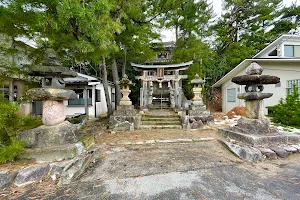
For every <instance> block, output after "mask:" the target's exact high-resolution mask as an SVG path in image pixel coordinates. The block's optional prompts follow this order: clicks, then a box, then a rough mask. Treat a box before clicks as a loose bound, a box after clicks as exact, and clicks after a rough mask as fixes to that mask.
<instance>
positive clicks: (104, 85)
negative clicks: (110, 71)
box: [102, 56, 113, 117]
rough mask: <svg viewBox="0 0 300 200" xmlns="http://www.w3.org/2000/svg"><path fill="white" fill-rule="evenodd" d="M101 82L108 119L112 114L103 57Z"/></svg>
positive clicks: (103, 58)
mask: <svg viewBox="0 0 300 200" xmlns="http://www.w3.org/2000/svg"><path fill="white" fill-rule="evenodd" d="M102 82H103V88H104V93H105V99H106V104H107V116H108V117H109V116H111V115H112V114H113V110H112V106H111V101H110V97H109V91H108V82H107V71H106V63H105V57H104V56H102Z"/></svg>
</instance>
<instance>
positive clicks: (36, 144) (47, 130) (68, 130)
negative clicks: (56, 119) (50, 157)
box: [18, 121, 79, 148]
mask: <svg viewBox="0 0 300 200" xmlns="http://www.w3.org/2000/svg"><path fill="white" fill-rule="evenodd" d="M78 128H79V126H78V125H76V124H71V123H70V122H68V121H65V122H63V123H60V124H58V125H55V126H45V125H42V126H39V127H37V128H34V129H31V130H28V131H25V132H23V133H21V134H20V135H19V136H18V139H19V140H21V141H23V142H24V144H25V147H27V148H40V147H54V146H60V145H66V144H73V143H76V142H77V141H78V138H77V136H76V132H77V130H78Z"/></svg>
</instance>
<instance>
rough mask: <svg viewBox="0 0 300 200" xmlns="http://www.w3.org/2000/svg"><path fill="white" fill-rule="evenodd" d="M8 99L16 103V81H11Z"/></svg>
mask: <svg viewBox="0 0 300 200" xmlns="http://www.w3.org/2000/svg"><path fill="white" fill-rule="evenodd" d="M8 93H9V95H8V99H9V101H14V94H15V91H14V79H11V80H9V91H8Z"/></svg>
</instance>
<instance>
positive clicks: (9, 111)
mask: <svg viewBox="0 0 300 200" xmlns="http://www.w3.org/2000/svg"><path fill="white" fill-rule="evenodd" d="M18 110H19V105H18V104H16V103H14V102H10V101H5V100H2V99H0V111H1V112H0V163H4V162H6V161H11V160H13V159H14V158H15V157H16V156H17V155H18V153H20V152H22V150H23V145H22V142H20V141H17V140H16V135H17V134H18V133H20V132H22V131H25V130H28V129H32V128H35V127H37V126H39V125H41V124H42V121H41V118H40V117H34V116H27V117H22V116H20V115H18V114H17V112H18Z"/></svg>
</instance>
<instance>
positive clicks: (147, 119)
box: [142, 117, 180, 121]
mask: <svg viewBox="0 0 300 200" xmlns="http://www.w3.org/2000/svg"><path fill="white" fill-rule="evenodd" d="M142 121H180V119H179V117H176V118H175V117H172V118H167V117H156V118H151V117H143V118H142Z"/></svg>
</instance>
